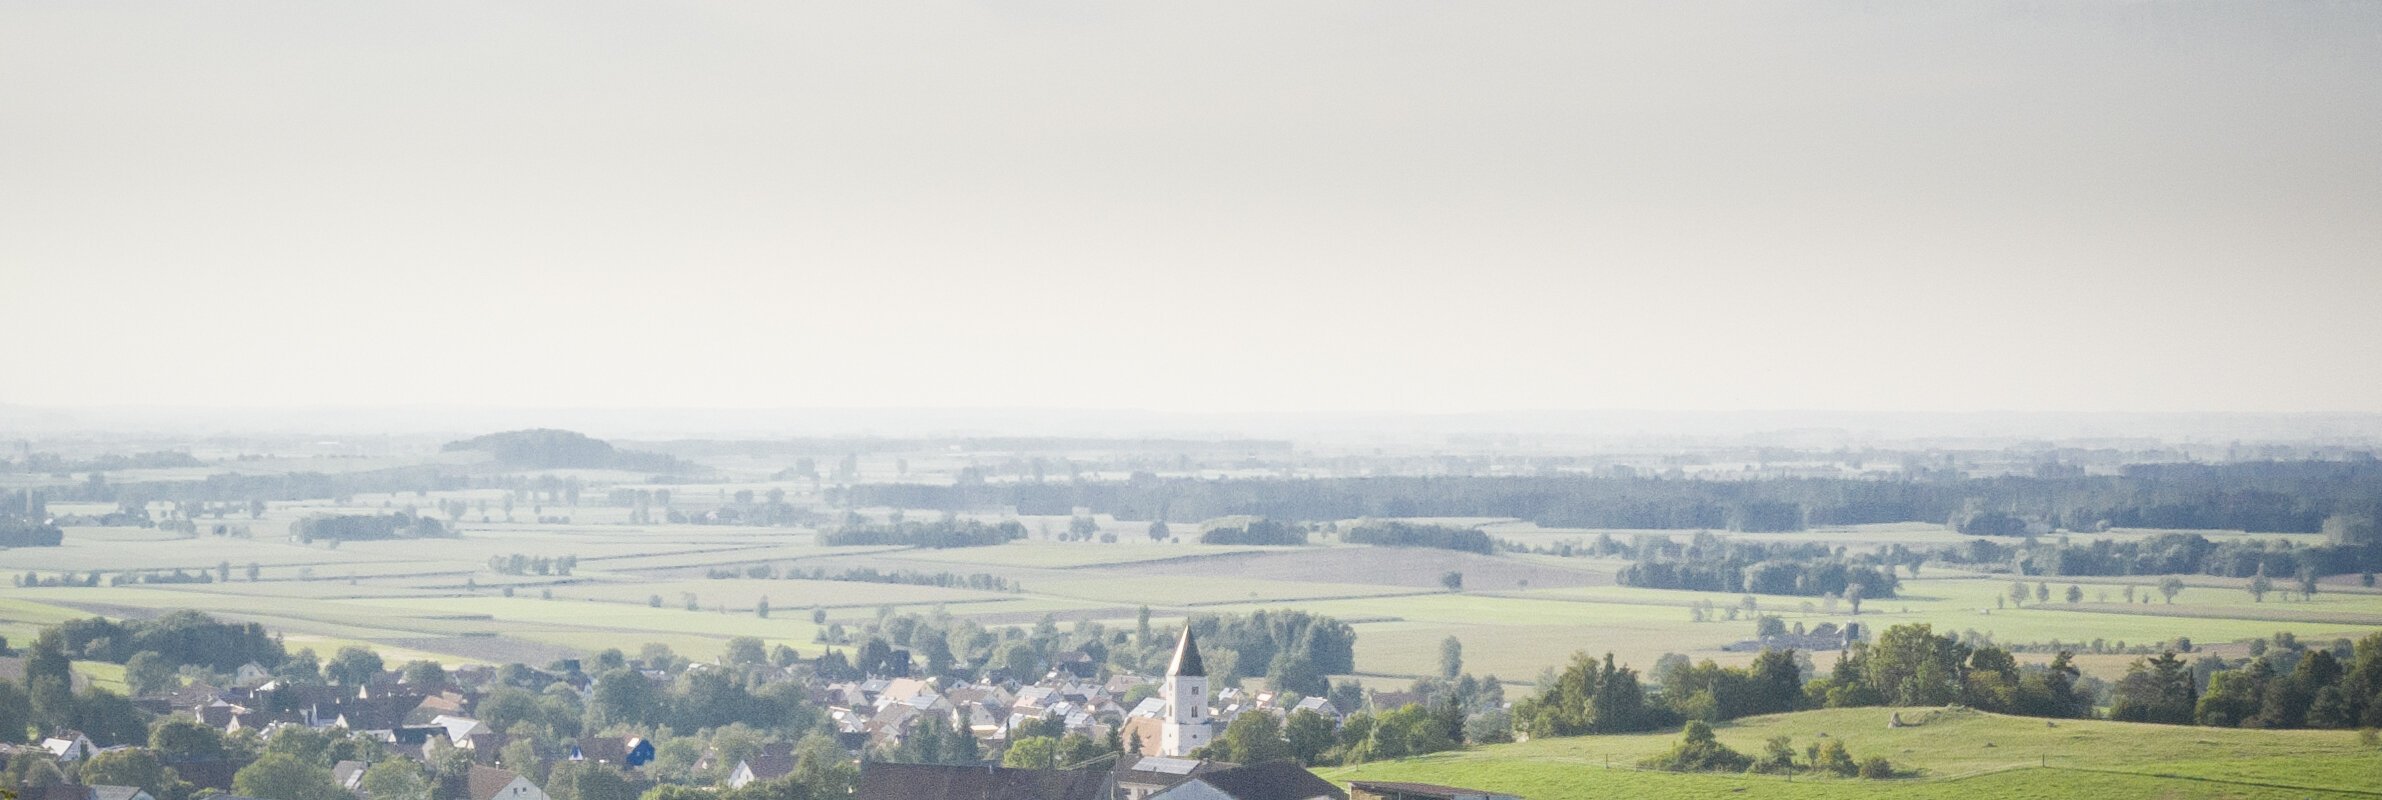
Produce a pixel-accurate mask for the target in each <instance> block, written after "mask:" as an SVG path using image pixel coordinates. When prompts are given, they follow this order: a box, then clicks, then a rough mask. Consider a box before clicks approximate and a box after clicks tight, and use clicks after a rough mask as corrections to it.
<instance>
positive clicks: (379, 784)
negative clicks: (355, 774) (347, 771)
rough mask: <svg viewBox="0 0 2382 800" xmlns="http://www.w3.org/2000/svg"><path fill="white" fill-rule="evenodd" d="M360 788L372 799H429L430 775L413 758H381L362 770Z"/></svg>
mask: <svg viewBox="0 0 2382 800" xmlns="http://www.w3.org/2000/svg"><path fill="white" fill-rule="evenodd" d="M360 788H362V789H363V790H364V794H365V795H366V796H368V797H371V798H372V800H430V775H429V773H428V772H427V771H425V770H423V769H422V765H420V764H416V763H414V761H413V759H409V758H389V759H382V760H381V761H380V762H378V763H375V764H373V765H372V766H370V767H368V768H366V769H365V770H364V779H363V782H362V783H361V785H360Z"/></svg>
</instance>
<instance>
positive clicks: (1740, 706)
mask: <svg viewBox="0 0 2382 800" xmlns="http://www.w3.org/2000/svg"><path fill="white" fill-rule="evenodd" d="M1806 669H1807V668H1806V665H1805V663H1804V660H1803V659H1800V658H1799V657H1798V655H1797V653H1796V652H1795V651H1793V650H1767V651H1764V652H1762V653H1761V654H1760V655H1758V656H1756V657H1755V658H1754V660H1753V663H1751V664H1748V665H1746V666H1743V667H1724V666H1720V665H1718V664H1716V663H1714V662H1712V661H1709V660H1706V661H1704V662H1702V663H1697V664H1687V663H1679V664H1666V665H1664V668H1663V669H1661V670H1660V672H1661V675H1660V679H1659V681H1658V683H1659V686H1660V688H1661V691H1660V692H1659V693H1655V694H1652V695H1651V696H1650V694H1649V692H1648V691H1647V690H1646V687H1645V686H1644V684H1643V682H1642V681H1641V680H1640V679H1639V676H1638V673H1637V671H1636V670H1633V669H1631V668H1629V667H1627V666H1622V665H1619V664H1616V663H1615V662H1614V660H1613V657H1612V656H1611V655H1610V654H1608V655H1606V656H1605V657H1604V659H1603V660H1602V661H1601V662H1600V661H1598V660H1597V659H1594V658H1591V657H1589V656H1588V655H1587V654H1586V653H1580V654H1576V655H1574V656H1573V657H1572V660H1571V663H1570V664H1569V665H1568V666H1566V667H1565V668H1564V670H1563V671H1562V672H1560V673H1550V674H1548V675H1546V676H1543V677H1541V679H1540V682H1539V685H1540V687H1541V688H1540V690H1539V692H1538V694H1536V695H1534V696H1532V697H1530V698H1527V699H1524V700H1523V701H1521V702H1520V703H1516V704H1515V705H1514V710H1513V727H1514V729H1515V730H1517V731H1520V732H1522V733H1526V734H1529V735H1531V736H1534V737H1536V736H1574V735H1580V734H1589V733H1624V732H1631V731H1647V730H1654V729H1656V728H1661V727H1665V726H1668V725H1672V724H1677V723H1678V722H1680V721H1682V720H1699V721H1705V722H1719V721H1723V720H1729V719H1735V718H1738V717H1743V716H1750V715H1754V714H1771V713H1778V712H1784V711H1794V710H1798V709H1805V708H1818V707H1823V706H1825V707H1844V706H1878V705H1890V706H1925V705H1936V706H1940V705H1948V704H1953V703H1960V704H1965V705H1969V706H1972V707H1975V708H1980V709H1984V710H1987V711H1996V712H2002V713H2011V714H2024V715H2029V716H2041V717H2086V716H2090V715H2091V714H2092V708H2093V703H2092V696H2091V693H2090V692H2088V691H2085V690H2083V689H2082V688H2081V687H2080V686H2079V685H2078V681H2079V675H2078V671H2077V670H2076V668H2075V666H2074V664H2073V663H2072V659H2071V657H2070V656H2069V655H2068V654H2066V653H2061V654H2059V655H2058V656H2057V657H2055V658H2054V659H2053V660H2052V662H2051V664H2050V665H2049V666H2047V667H2022V666H2020V665H2019V664H2018V662H2017V660H2016V659H2015V658H2013V657H2011V655H2010V654H2009V653H2008V652H2007V651H2004V650H2001V649H1999V648H1995V647H1990V646H1985V647H1975V646H1971V645H1968V644H1963V643H1962V642H1961V641H1960V639H1959V638H1958V637H1955V636H1949V635H1946V636H1938V635H1936V634H1935V632H1934V630H1933V629H1932V628H1930V627H1929V626H1926V625H1897V626H1894V627H1892V628H1889V629H1887V630H1886V632H1885V633H1884V634H1882V635H1880V636H1879V637H1878V640H1877V643H1876V644H1874V645H1872V644H1869V643H1856V644H1854V645H1853V646H1852V647H1851V648H1849V649H1847V650H1846V651H1845V652H1844V653H1843V654H1842V655H1841V656H1840V657H1839V658H1838V659H1837V661H1836V664H1835V666H1834V668H1833V669H1832V670H1831V671H1830V672H1829V673H1828V674H1827V675H1825V676H1820V677H1817V678H1814V679H1810V680H1806V674H1805V673H1806ZM1739 768H1740V769H1741V768H1742V767H1739Z"/></svg>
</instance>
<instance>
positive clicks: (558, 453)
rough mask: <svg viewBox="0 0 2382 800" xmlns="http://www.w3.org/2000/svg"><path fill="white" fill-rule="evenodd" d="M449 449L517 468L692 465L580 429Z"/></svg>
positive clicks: (481, 440) (497, 436)
mask: <svg viewBox="0 0 2382 800" xmlns="http://www.w3.org/2000/svg"><path fill="white" fill-rule="evenodd" d="M441 449H443V450H445V451H447V452H450V453H452V452H461V451H475V452H482V453H487V454H489V455H490V456H491V457H493V458H495V460H496V463H497V464H500V465H503V466H506V467H512V468H516V469H617V470H627V471H631V472H668V473H677V472H687V471H690V470H691V469H692V468H693V467H692V465H690V464H688V463H686V462H684V461H680V460H678V459H676V458H672V457H670V456H667V455H663V454H661V453H646V452H640V451H636V450H622V449H619V448H616V447H613V446H612V443H611V442H607V441H604V440H602V439H597V438H594V437H590V436H588V435H586V434H582V433H579V432H577V431H566V430H557V429H554V428H531V429H527V430H518V431H505V432H502V433H491V434H487V435H484V436H474V437H472V438H469V439H465V440H463V441H460V442H448V443H447V444H446V446H445V447H443V448H441Z"/></svg>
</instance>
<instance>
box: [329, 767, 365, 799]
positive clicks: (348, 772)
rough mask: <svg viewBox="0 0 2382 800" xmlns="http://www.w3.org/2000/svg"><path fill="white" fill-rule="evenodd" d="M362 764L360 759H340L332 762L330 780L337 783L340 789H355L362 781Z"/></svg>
mask: <svg viewBox="0 0 2382 800" xmlns="http://www.w3.org/2000/svg"><path fill="white" fill-rule="evenodd" d="M364 766H365V765H364V762H362V761H341V762H339V763H337V764H332V765H331V782H332V783H336V784H339V788H341V789H346V790H348V791H351V792H352V791H355V790H356V787H357V786H361V785H363V783H364Z"/></svg>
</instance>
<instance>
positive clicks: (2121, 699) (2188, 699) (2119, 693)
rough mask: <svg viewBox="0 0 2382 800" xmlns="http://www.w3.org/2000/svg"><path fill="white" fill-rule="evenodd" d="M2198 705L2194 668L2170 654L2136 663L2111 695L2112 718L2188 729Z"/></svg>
mask: <svg viewBox="0 0 2382 800" xmlns="http://www.w3.org/2000/svg"><path fill="white" fill-rule="evenodd" d="M2198 703H2199V691H2198V688H2197V686H2195V682H2194V680H2193V678H2192V668H2191V665H2189V664H2186V663H2184V660H2183V659H2181V658H2177V657H2176V655H2175V653H2174V651H2168V652H2165V653H2161V654H2159V655H2158V657H2156V658H2150V659H2141V658H2137V659H2134V664H2133V666H2131V667H2128V668H2127V669H2126V675H2125V677H2123V678H2119V679H2118V681H2117V686H2116V688H2115V689H2114V690H2113V691H2112V692H2111V694H2110V703H2109V718H2110V719H2113V720H2118V721H2121V722H2161V723H2166V724H2170V725H2189V724H2192V718H2193V715H2194V712H2195V706H2197V705H2198Z"/></svg>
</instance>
